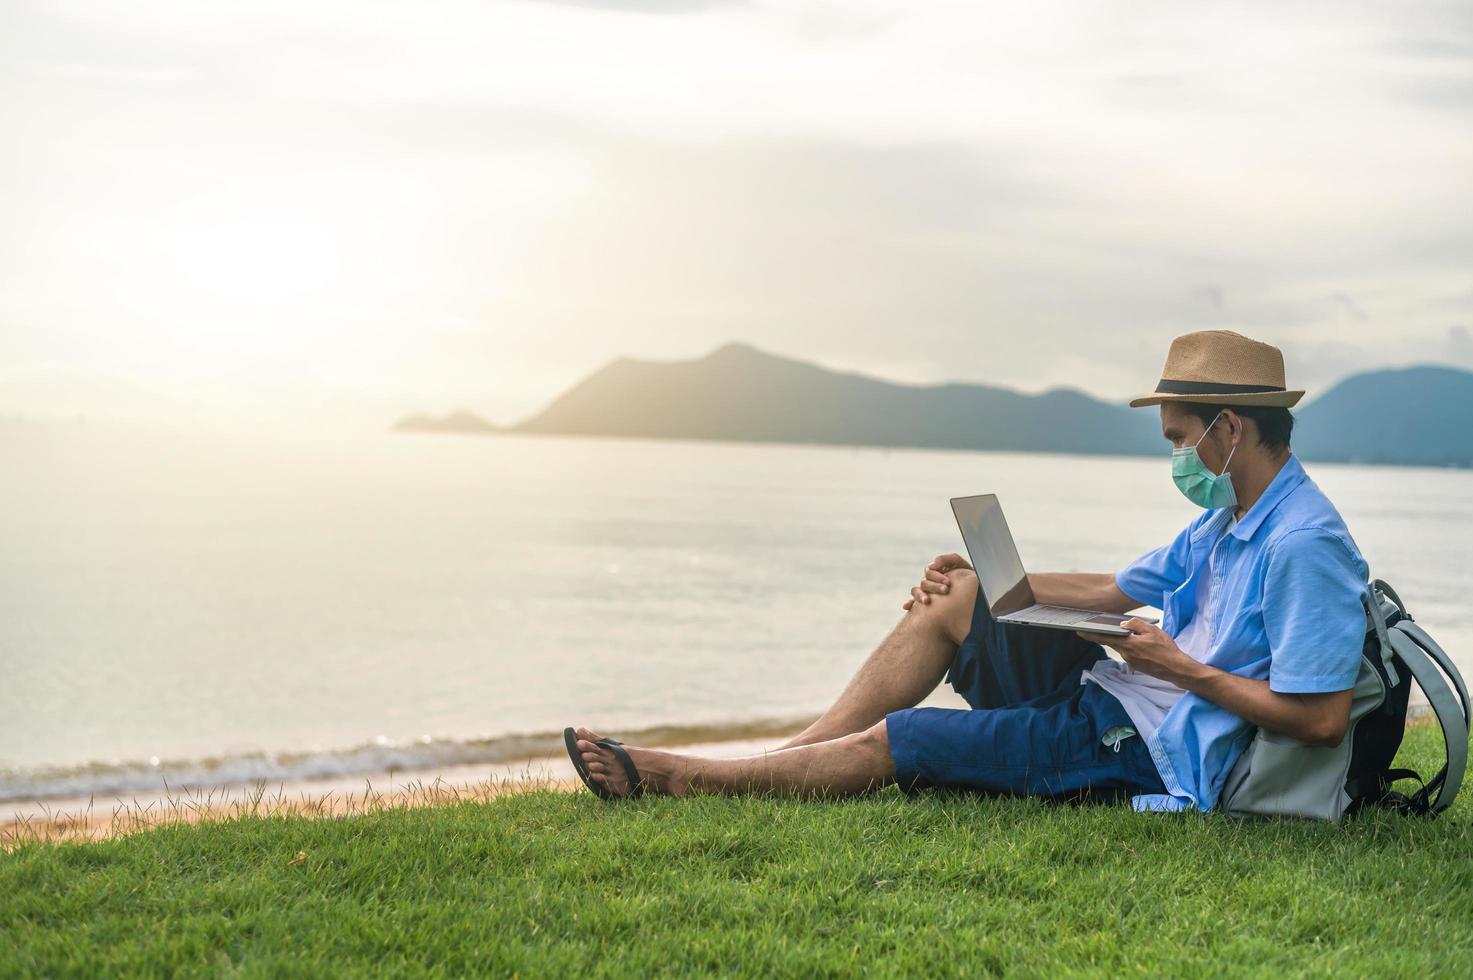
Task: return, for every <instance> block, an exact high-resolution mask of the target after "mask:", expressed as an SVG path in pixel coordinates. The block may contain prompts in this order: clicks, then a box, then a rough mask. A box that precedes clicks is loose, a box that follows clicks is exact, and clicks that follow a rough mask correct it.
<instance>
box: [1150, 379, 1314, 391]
mask: <svg viewBox="0 0 1473 980" xmlns="http://www.w3.org/2000/svg"><path fill="white" fill-rule="evenodd" d="M1284 390H1285V389H1284V388H1283V387H1280V386H1275V385H1230V384H1220V383H1218V382H1216V381H1171V380H1169V379H1167V378H1162V379H1161V383H1160V384H1158V385H1157V386H1156V394H1158V395H1266V394H1268V393H1269V392H1274V391H1284Z"/></svg>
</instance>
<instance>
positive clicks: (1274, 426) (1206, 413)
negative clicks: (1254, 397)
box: [1181, 402, 1294, 452]
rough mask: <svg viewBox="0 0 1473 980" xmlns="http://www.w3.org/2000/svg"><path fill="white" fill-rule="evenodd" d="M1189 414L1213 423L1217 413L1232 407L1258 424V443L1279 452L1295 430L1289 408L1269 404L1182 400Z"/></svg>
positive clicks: (1206, 423)
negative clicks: (1232, 403) (1200, 402)
mask: <svg viewBox="0 0 1473 980" xmlns="http://www.w3.org/2000/svg"><path fill="white" fill-rule="evenodd" d="M1181 404H1182V408H1184V409H1186V410H1187V412H1188V414H1191V415H1195V416H1196V417H1197V418H1199V419H1201V420H1202V424H1203V425H1211V424H1212V420H1213V419H1214V418H1216V417H1217V413H1218V412H1220V411H1222V410H1223V409H1225V408H1230V409H1232V410H1233V411H1234V412H1237V413H1238V414H1239V415H1241V416H1242V417H1243V418H1245V419H1252V420H1253V422H1254V424H1256V425H1257V426H1258V444H1259V445H1260V446H1263V447H1264V448H1265V449H1270V450H1273V451H1274V452H1279V451H1280V450H1284V449H1288V448H1289V436H1290V434H1291V433H1292V432H1293V431H1294V416H1293V415H1291V414H1289V410H1288V409H1287V408H1282V407H1271V406H1267V405H1203V404H1199V403H1197V402H1182V403H1181Z"/></svg>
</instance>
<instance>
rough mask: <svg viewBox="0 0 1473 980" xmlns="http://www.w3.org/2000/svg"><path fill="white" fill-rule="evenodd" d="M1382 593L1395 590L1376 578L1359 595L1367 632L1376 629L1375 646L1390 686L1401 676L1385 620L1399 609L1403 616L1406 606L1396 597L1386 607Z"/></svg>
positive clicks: (1395, 683)
mask: <svg viewBox="0 0 1473 980" xmlns="http://www.w3.org/2000/svg"><path fill="white" fill-rule="evenodd" d="M1383 594H1385V595H1389V596H1394V595H1396V593H1395V592H1392V591H1391V586H1389V585H1387V584H1386V583H1385V582H1383V581H1381V580H1380V579H1376V580H1375V581H1374V582H1372V583H1371V584H1369V585H1367V586H1366V591H1365V592H1364V593H1363V594H1362V595H1361V605H1363V606H1365V609H1366V623H1367V626H1366V630H1367V632H1369V631H1371V630H1375V631H1376V640H1377V641H1378V642H1377V646H1378V647H1379V648H1380V651H1381V666H1382V667H1383V668H1385V670H1386V686H1387V687H1388V688H1390V687H1395V686H1396V685H1397V684H1399V683H1401V676H1400V675H1399V674H1397V672H1396V664H1395V659H1396V658H1395V657H1394V656H1393V653H1394V650H1393V649H1392V646H1391V637H1390V636H1388V635H1387V633H1386V621H1387V620H1388V619H1390V618H1391V615H1392V613H1394V612H1397V611H1400V612H1401V614H1402V615H1403V616H1405V615H1406V607H1404V606H1402V604H1401V600H1400V599H1399V598H1396V599H1390V600H1389V601H1390V602H1392V603H1395V605H1393V606H1392V607H1391V608H1390V609H1388V608H1387V607H1386V606H1384V605H1382V603H1381V595H1383Z"/></svg>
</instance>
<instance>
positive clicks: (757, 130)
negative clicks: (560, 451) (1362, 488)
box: [0, 0, 1473, 429]
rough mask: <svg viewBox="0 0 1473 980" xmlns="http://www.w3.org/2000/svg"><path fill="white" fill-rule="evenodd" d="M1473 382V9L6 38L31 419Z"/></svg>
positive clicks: (151, 24) (490, 17)
mask: <svg viewBox="0 0 1473 980" xmlns="http://www.w3.org/2000/svg"><path fill="white" fill-rule="evenodd" d="M1208 326H1227V327H1233V328H1236V329H1239V330H1242V331H1244V332H1247V333H1250V334H1253V335H1256V336H1260V337H1262V338H1264V339H1268V340H1271V341H1273V342H1275V343H1278V344H1280V345H1281V346H1282V347H1284V348H1285V350H1286V352H1287V354H1288V356H1289V360H1290V372H1291V379H1290V380H1291V382H1295V383H1301V384H1304V385H1307V386H1309V387H1311V388H1313V387H1314V386H1317V385H1322V384H1324V383H1325V382H1327V381H1329V380H1332V379H1334V378H1336V377H1339V376H1340V375H1343V374H1345V373H1347V372H1350V371H1353V370H1358V369H1362V368H1366V367H1371V366H1377V365H1380V364H1383V363H1388V362H1389V363H1406V362H1410V361H1429V360H1435V361H1448V362H1453V363H1459V364H1462V365H1464V366H1470V367H1473V5H1470V4H1468V3H1466V2H1456V3H1425V2H1397V3H1384V2H1366V0H1339V2H1325V3H1295V2H1290V3H1274V4H1265V3H1241V4H1236V3H1210V4H1209V3H1179V2H1141V0H1131V2H1121V3H1067V2H1059V3H1037V2H1028V3H999V2H988V3H967V4H958V3H947V4H939V3H924V2H918V0H903V2H895V3H870V2H866V0H840V2H834V3H751V4H748V3H739V2H730V3H728V2H692V3H679V2H675V0H643V2H624V3H615V2H607V3H604V2H598V0H563V2H547V0H466V2H460V0H386V2H365V0H353V2H346V0H342V2H323V0H284V2H236V3H215V2H208V0H160V2H155V0H127V2H126V3H115V2H108V0H96V2H92V3H76V2H52V3H32V2H26V0H0V416H7V415H15V414H18V413H25V414H27V415H33V416H34V415H52V414H77V413H85V414H87V415H89V416H95V417H116V418H130V419H131V418H139V419H158V418H187V419H189V420H192V421H203V422H206V423H210V424H214V423H219V424H246V425H253V426H257V425H260V426H272V425H277V424H282V423H284V422H286V421H287V420H289V419H292V418H294V417H298V418H302V419H306V420H310V424H311V425H312V426H313V427H319V426H326V427H336V428H343V427H349V428H362V429H376V428H379V427H381V426H383V425H385V424H386V423H387V422H388V421H389V420H391V419H392V418H393V417H394V416H396V415H398V414H400V413H401V412H404V411H409V410H436V411H439V410H444V409H448V408H452V407H457V406H464V407H467V408H471V409H473V410H476V411H479V412H482V413H484V414H486V415H488V416H489V417H491V418H493V419H495V420H497V421H503V422H505V421H513V420H515V419H517V418H519V417H521V416H523V415H525V414H527V413H529V412H531V411H532V410H534V409H535V408H537V407H539V406H540V405H541V404H542V403H544V402H545V401H546V400H547V399H549V398H550V397H552V396H553V395H555V394H556V393H557V392H559V391H560V390H562V389H563V388H565V387H566V386H567V385H569V384H571V383H572V382H573V381H575V380H576V379H577V378H579V377H580V376H582V375H583V374H585V373H587V372H588V371H590V370H592V369H593V368H595V367H597V366H599V365H600V364H602V363H603V362H604V361H606V360H608V359H610V358H612V357H615V356H618V355H620V354H627V355H630V356H635V357H645V358H654V359H667V358H683V357H691V356H696V355H699V354H702V353H704V352H706V351H707V350H709V349H711V348H712V347H715V346H717V345H719V344H721V343H722V342H725V341H727V340H745V341H748V342H751V343H754V344H757V345H759V346H762V347H766V348H768V349H771V350H774V351H777V352H779V353H784V354H789V355H792V356H797V357H802V358H808V359H813V360H817V361H820V362H822V363H825V364H828V365H832V366H835V367H841V368H847V369H855V370H864V371H868V372H872V373H875V374H880V375H884V376H888V377H893V378H899V379H904V380H911V381H940V380H957V379H962V380H979V381H987V382H992V383H998V384H1006V385H1011V386H1014V387H1019V388H1024V389H1028V390H1037V389H1041V388H1045V387H1049V386H1054V385H1061V384H1067V385H1073V386H1076V387H1080V388H1083V389H1085V390H1088V391H1091V392H1094V393H1097V394H1100V395H1103V396H1107V397H1111V398H1123V397H1125V396H1127V395H1129V394H1132V393H1134V392H1135V390H1136V389H1138V388H1140V387H1141V386H1142V385H1145V386H1148V387H1149V386H1150V385H1152V384H1153V383H1154V380H1155V377H1156V375H1157V373H1158V371H1159V368H1160V363H1161V360H1162V357H1163V355H1164V350H1165V345H1166V343H1167V341H1168V340H1169V338H1170V337H1171V336H1173V335H1174V334H1176V333H1179V332H1182V331H1185V330H1188V329H1196V328H1200V327H1208Z"/></svg>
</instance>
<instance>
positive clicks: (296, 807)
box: [0, 726, 801, 848]
mask: <svg viewBox="0 0 1473 980" xmlns="http://www.w3.org/2000/svg"><path fill="white" fill-rule="evenodd" d="M800 728H801V726H799V729H800ZM799 729H794V731H797V730H799ZM785 737H786V736H779V737H768V738H762V739H739V740H729V741H720V742H702V743H694V744H689V745H680V746H667V747H668V748H671V749H673V750H675V751H682V752H690V753H694V754H697V755H707V756H715V757H721V758H732V757H735V756H742V755H751V754H754V753H758V752H762V751H764V750H768V749H773V748H775V747H777V746H778V745H780V744H781V743H782V741H783V739H784V738H785ZM539 789H551V790H555V791H560V792H567V791H578V792H586V788H585V787H584V786H583V783H582V781H581V780H579V779H578V775H577V773H575V772H574V771H573V765H572V763H571V762H570V761H569V760H568V757H567V755H566V754H564V755H560V756H542V757H537V758H530V759H522V760H519V761H516V762H508V763H501V764H497V765H489V766H488V765H473V766H450V767H443V768H439V769H424V770H416V771H394V772H380V773H368V774H358V775H355V776H351V777H348V776H344V777H338V778H333V779H315V780H301V781H297V782H277V783H253V784H234V785H223V786H217V787H213V788H210V789H207V790H205V789H190V790H179V791H173V792H166V791H164V790H162V789H161V790H160V791H159V792H157V793H139V794H132V795H130V796H129V797H128V798H126V799H123V798H116V797H113V798H107V799H101V798H90V799H89V798H87V797H80V798H71V799H49V800H18V801H14V802H11V803H7V804H0V813H3V814H4V816H0V848H6V847H11V846H14V845H15V844H17V843H19V842H22V841H27V840H46V841H88V840H104V839H106V838H109V837H116V836H120V835H123V834H134V833H141V832H143V831H147V830H152V829H154V828H156V827H164V826H169V825H171V824H180V823H198V822H201V821H207V820H228V819H231V818H233V817H241V816H274V815H300V816H308V817H316V818H325V817H341V816H352V815H354V814H360V813H371V812H375V811H379V810H384V809H395V808H409V807H421V806H440V805H445V804H451V803H459V802H466V801H475V800H487V799H492V798H494V797H496V796H500V795H502V794H504V793H524V792H529V791H532V790H539Z"/></svg>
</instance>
